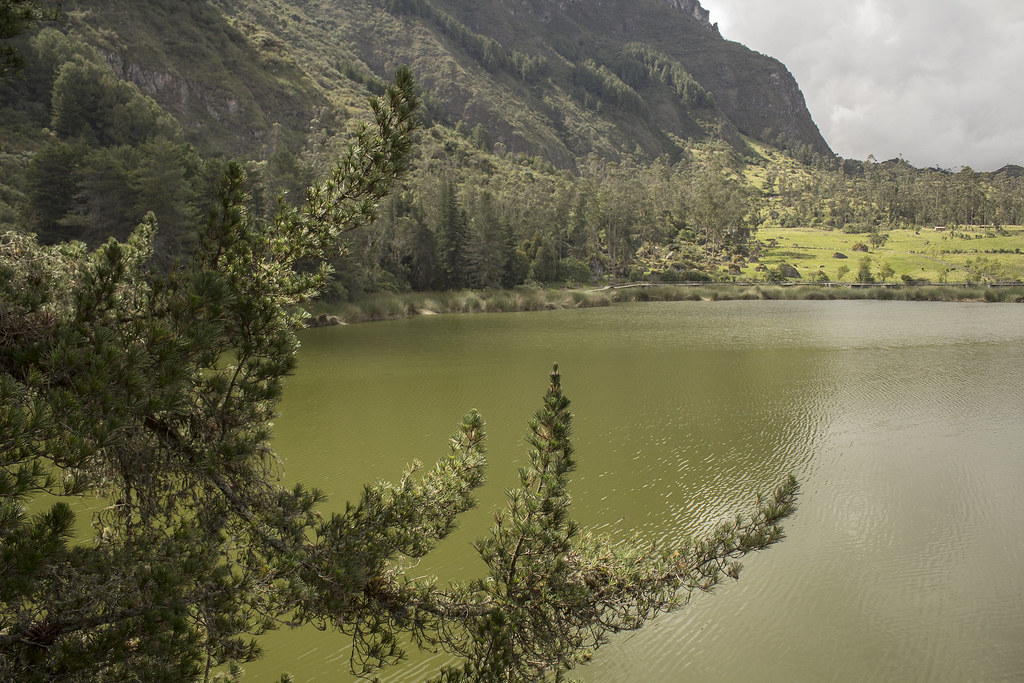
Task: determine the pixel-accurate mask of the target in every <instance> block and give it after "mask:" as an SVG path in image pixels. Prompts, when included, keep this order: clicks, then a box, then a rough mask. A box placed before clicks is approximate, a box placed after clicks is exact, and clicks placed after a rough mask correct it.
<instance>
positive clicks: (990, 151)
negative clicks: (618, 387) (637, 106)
mask: <svg viewBox="0 0 1024 683" xmlns="http://www.w3.org/2000/svg"><path fill="white" fill-rule="evenodd" d="M701 4H702V5H703V7H704V8H705V9H706V10H709V11H710V12H711V21H712V22H717V23H718V27H719V30H720V32H721V34H722V36H723V37H724V38H726V39H727V40H734V41H737V42H739V43H743V44H744V45H746V46H747V47H749V48H751V49H754V50H756V51H758V52H761V53H764V54H766V55H770V56H772V57H775V58H776V59H778V60H779V61H781V62H782V63H783V64H785V65H786V66H787V67H788V68H789V70H790V72H792V74H793V75H794V76H795V77H796V79H797V82H798V83H799V84H800V89H801V90H802V91H803V93H804V98H805V99H806V100H807V107H808V109H810V112H811V116H812V117H813V118H814V122H815V123H816V124H818V128H819V130H821V134H822V135H823V136H824V137H825V140H826V141H827V142H828V144H829V146H831V147H832V151H834V152H835V153H836V154H839V155H840V156H843V157H847V158H853V159H866V158H867V157H868V155H874V157H875V159H877V160H878V161H884V160H887V159H892V158H894V157H897V156H900V155H902V156H903V158H904V159H906V160H907V161H908V162H910V163H911V164H913V165H915V166H918V167H931V166H935V167H940V168H947V169H953V170H957V169H959V168H960V167H961V166H970V167H972V168H973V169H974V170H976V171H994V170H997V169H999V168H1001V167H1002V166H1004V165H1006V164H1010V163H1013V164H1019V165H1022V166H1024V0H701Z"/></svg>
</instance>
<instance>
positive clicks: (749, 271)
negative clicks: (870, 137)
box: [743, 226, 1024, 283]
mask: <svg viewBox="0 0 1024 683" xmlns="http://www.w3.org/2000/svg"><path fill="white" fill-rule="evenodd" d="M882 234H883V235H887V236H888V239H887V240H886V241H885V243H884V244H882V245H879V246H877V247H876V246H873V245H872V244H871V235H870V234H849V233H845V232H842V231H841V230H822V229H819V228H774V227H773V228H761V229H759V230H758V231H757V240H758V241H759V242H761V243H762V244H764V245H766V246H765V247H764V248H763V249H762V251H761V263H764V264H765V265H766V266H768V267H775V266H778V265H779V264H780V263H783V262H785V263H788V264H790V265H792V266H795V267H796V269H797V270H798V271H799V272H800V274H801V275H802V276H803V278H802V279H804V280H809V279H811V277H812V276H813V275H814V274H815V273H817V272H818V271H819V270H821V271H823V272H824V273H825V274H826V275H827V276H828V278H829V279H830V280H832V281H838V280H839V277H838V276H839V269H840V267H841V266H843V265H845V266H846V267H847V268H849V272H847V273H846V274H845V275H844V276H843V278H842V281H844V282H853V281H855V280H856V279H857V278H856V274H857V271H858V270H859V268H860V261H861V259H862V258H863V257H865V256H868V257H870V258H871V270H872V272H873V273H874V274H875V278H876V279H878V280H881V278H880V276H879V271H880V270H881V269H882V267H883V265H886V264H887V265H888V266H889V267H890V268H891V269H892V270H893V271H894V273H893V275H892V276H890V277H889V278H887V280H886V281H887V282H901V281H902V279H901V278H902V276H903V275H908V276H910V277H912V278H914V279H916V280H923V281H927V282H949V283H959V282H981V283H985V282H1007V281H1014V280H1017V281H1020V280H1024V227H1022V226H1016V227H1009V228H1003V229H1002V230H999V231H997V230H994V229H991V228H981V227H966V228H957V229H955V230H952V229H938V228H921V229H906V230H902V229H901V230H892V231H889V232H884V233H882ZM773 240H774V245H775V246H772V244H773V242H772V241H773ZM858 243H860V244H863V245H866V246H867V247H868V251H867V252H862V251H854V250H853V247H854V245H856V244H858ZM836 253H840V254H843V255H845V256H846V257H847V258H845V259H842V258H837V257H836V256H835V254H836ZM756 266H757V264H756V263H751V264H748V265H747V266H746V267H745V268H744V269H743V275H744V276H747V277H751V278H756V277H757V276H758V275H759V274H758V273H757V272H756V271H755V270H754V268H755V267H756Z"/></svg>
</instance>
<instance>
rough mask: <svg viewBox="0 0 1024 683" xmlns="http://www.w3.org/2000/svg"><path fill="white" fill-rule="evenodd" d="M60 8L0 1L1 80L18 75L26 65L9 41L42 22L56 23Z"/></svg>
mask: <svg viewBox="0 0 1024 683" xmlns="http://www.w3.org/2000/svg"><path fill="white" fill-rule="evenodd" d="M60 17H61V11H60V9H59V7H55V6H54V5H53V3H50V2H46V1H43V2H38V1H36V0H0V79H2V78H4V77H7V76H9V75H11V74H12V73H17V72H18V71H20V70H21V69H22V67H23V66H24V65H25V61H24V56H23V55H22V54H21V53H20V52H19V51H18V50H17V49H16V48H15V47H14V46H13V45H10V44H9V43H8V42H7V41H9V40H10V39H12V38H14V37H16V36H18V35H20V34H22V33H24V32H25V31H26V30H28V29H29V28H31V27H32V26H33V25H35V24H37V23H38V22H41V21H56V20H57V19H59V18H60Z"/></svg>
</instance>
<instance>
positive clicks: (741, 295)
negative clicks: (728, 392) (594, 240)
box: [306, 283, 1024, 327]
mask: <svg viewBox="0 0 1024 683" xmlns="http://www.w3.org/2000/svg"><path fill="white" fill-rule="evenodd" d="M752 300H763V301H771V300H789V301H800V300H814V301H829V300H836V301H838V300H878V301H946V302H951V303H952V302H960V303H964V302H972V303H974V302H977V303H1024V285H998V286H989V285H961V284H956V285H948V284H947V285H904V284H897V285H886V284H880V285H869V284H840V283H823V284H789V285H780V284H761V283H759V284H731V283H729V284H721V285H717V284H700V285H690V284H675V285H666V284H649V283H633V284H624V285H608V286H606V287H603V288H599V289H536V288H530V287H517V288H516V289H511V290H507V289H497V290H483V291H475V290H458V291H447V292H403V293H378V294H371V295H368V296H366V297H364V298H362V299H360V300H358V301H355V302H349V303H341V304H330V303H327V302H323V301H318V302H314V304H313V305H311V306H310V307H309V309H310V317H309V318H308V319H307V321H306V326H307V327H330V326H334V325H349V324H354V323H363V322H377V321H382V320H401V319H404V318H412V317H415V316H418V315H437V314H441V313H511V312H524V311H551V310H565V309H569V308H596V307H601V306H610V305H612V304H616V303H632V302H639V301H752Z"/></svg>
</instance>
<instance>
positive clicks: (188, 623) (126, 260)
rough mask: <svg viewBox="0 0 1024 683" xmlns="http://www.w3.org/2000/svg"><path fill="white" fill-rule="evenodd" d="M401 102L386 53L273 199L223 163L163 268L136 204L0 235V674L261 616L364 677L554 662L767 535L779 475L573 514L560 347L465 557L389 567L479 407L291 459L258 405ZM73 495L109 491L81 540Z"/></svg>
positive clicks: (458, 475) (194, 649)
mask: <svg viewBox="0 0 1024 683" xmlns="http://www.w3.org/2000/svg"><path fill="white" fill-rule="evenodd" d="M417 105H418V99H417V95H416V92H415V85H414V83H413V80H412V77H411V75H410V73H409V71H408V70H407V69H404V68H402V69H400V70H399V71H398V73H397V74H396V77H395V82H394V85H392V86H391V87H389V88H388V89H387V91H386V92H385V93H384V94H383V95H382V96H381V97H380V98H378V99H375V100H374V102H373V125H372V126H365V127H364V128H363V129H362V130H361V131H360V132H359V134H358V135H357V136H356V137H355V138H354V140H353V142H352V143H351V145H350V146H349V147H348V150H347V152H346V153H345V154H344V155H343V156H342V157H341V159H340V161H339V162H338V163H337V165H336V166H335V167H334V170H333V172H332V173H331V174H330V175H329V176H328V177H327V178H326V179H325V180H323V181H321V182H319V183H317V184H314V185H313V186H312V187H310V188H309V190H308V191H307V193H306V202H305V203H304V204H303V205H302V206H300V207H293V206H290V205H287V204H285V203H284V202H281V204H280V206H279V209H278V211H277V213H276V214H274V215H273V216H272V217H271V218H268V219H261V218H259V217H258V216H257V215H256V214H255V213H253V212H252V211H251V210H250V208H249V207H250V202H249V197H248V195H247V191H246V182H245V174H244V172H243V171H242V169H241V167H239V166H237V165H234V164H231V165H228V167H227V169H226V172H225V174H224V177H223V179H222V180H221V182H220V185H219V188H218V191H217V203H216V205H215V206H214V207H213V209H212V210H211V211H210V213H209V217H208V220H207V221H206V223H205V225H204V226H203V227H202V229H201V230H200V231H199V235H198V237H197V239H196V247H195V252H194V255H193V257H192V259H191V260H190V262H189V263H187V264H185V265H181V266H178V267H175V268H172V269H170V270H169V271H167V270H166V269H158V268H155V267H153V265H152V258H153V241H154V237H155V235H156V231H157V225H156V220H155V219H154V218H153V216H152V215H150V216H148V217H147V219H146V220H145V221H144V222H143V223H142V224H141V225H139V226H138V228H136V229H135V231H134V232H133V233H132V234H131V236H130V237H129V238H128V239H127V240H125V241H123V242H118V241H116V240H113V239H112V240H110V241H109V242H107V243H106V244H104V245H103V246H101V247H100V248H98V249H96V250H94V251H89V250H88V249H87V248H86V247H85V246H84V245H82V244H80V243H60V244H55V245H51V246H45V245H41V244H39V243H38V242H37V240H36V239H35V238H34V237H33V236H31V235H27V234H23V233H17V232H9V233H6V234H4V235H3V236H2V237H0V678H3V679H6V680H19V681H49V680H71V681H75V680H78V681H104V680H118V681H121V680H147V681H159V680H166V681H183V680H209V679H210V678H211V677H214V676H216V675H226V676H229V677H235V676H236V674H237V673H238V671H239V666H240V665H241V664H242V663H244V662H246V661H251V660H252V659H254V658H256V657H258V656H260V646H259V642H258V637H259V635H260V634H262V633H265V632H267V631H268V630H271V629H277V628H283V627H291V626H297V625H302V624H314V625H316V626H319V627H321V628H330V629H335V630H337V631H339V632H341V633H344V634H347V635H348V636H350V637H351V638H352V639H353V641H354V648H353V655H352V662H351V664H352V668H353V670H354V671H355V672H356V673H358V674H360V675H372V674H373V673H374V672H375V671H377V670H379V669H380V668H381V667H384V666H386V665H389V664H392V663H394V662H395V661H396V660H397V659H398V658H399V657H400V656H401V654H402V648H403V647H404V646H406V645H405V644H406V643H413V644H415V645H417V646H420V647H426V648H432V649H441V650H446V651H448V652H450V653H452V654H454V655H456V656H457V657H458V662H459V663H458V664H457V665H455V666H452V667H449V668H446V669H444V670H442V671H441V672H439V674H438V678H437V680H439V681H456V680H488V681H492V680H493V681H497V680H507V681H521V680H523V681H525V680H543V679H545V678H546V677H548V676H550V675H553V674H558V673H560V672H564V671H566V670H568V669H571V668H572V667H573V666H575V665H576V664H577V663H579V662H580V661H582V660H583V658H584V657H585V656H586V655H587V653H589V652H590V651H591V650H593V649H594V648H596V647H597V646H599V645H600V644H601V643H603V642H605V641H606V640H607V638H608V637H609V636H610V635H611V634H613V633H616V632H619V631H623V630H631V629H636V628H639V627H640V626H641V625H642V624H643V623H644V622H645V621H647V620H648V619H649V618H651V617H652V616H654V615H656V614H657V613H659V612H663V611H666V610H669V609H672V608H673V607H676V606H679V605H681V604H683V603H685V602H686V601H687V599H688V598H689V596H690V595H691V594H692V593H693V592H694V591H707V590H711V589H712V588H713V587H714V586H715V585H717V584H718V583H719V582H720V581H722V580H723V579H724V578H726V577H729V576H732V577H735V576H737V575H738V571H739V564H738V563H737V559H738V558H739V557H741V556H742V555H744V554H746V553H747V552H750V551H753V550H757V549H761V548H766V547H768V546H769V545H771V544H773V543H775V542H777V541H778V540H779V539H781V538H782V528H781V522H782V520H783V519H784V518H785V517H787V516H788V515H789V514H791V513H792V512H793V510H794V509H795V508H794V506H795V495H796V483H795V481H794V480H792V479H790V480H789V481H788V482H786V483H784V484H783V485H781V486H780V487H779V488H778V489H777V490H776V491H775V492H774V494H773V495H772V496H770V497H769V498H767V499H765V500H761V501H759V503H758V505H757V506H756V509H755V510H754V512H753V513H752V514H751V515H750V516H747V517H737V518H736V519H734V520H732V521H729V522H727V523H723V524H722V525H721V526H720V527H718V528H717V529H716V530H715V531H714V532H712V533H710V534H709V535H708V536H707V537H706V538H703V539H697V540H694V541H692V542H691V543H687V544H685V545H684V546H682V547H675V548H658V547H653V548H652V547H651V545H650V544H643V545H641V544H630V543H613V542H612V541H610V540H609V539H606V538H602V537H600V536H597V535H593V534H589V533H586V532H584V531H583V530H582V529H580V528H579V526H578V525H577V524H576V523H575V522H573V521H572V520H571V519H570V517H569V514H568V505H569V494H568V488H567V487H568V483H569V475H570V473H571V472H572V470H573V467H574V453H573V447H572V442H571V420H572V416H571V413H570V412H569V400H568V398H566V396H565V395H564V393H563V391H562V387H561V378H560V376H559V374H558V371H557V367H556V368H555V370H554V371H553V372H552V374H551V377H550V383H549V388H548V391H547V393H546V395H545V397H544V399H543V403H542V406H541V408H540V409H539V410H538V412H537V413H536V414H535V415H534V417H533V419H532V420H531V421H530V423H529V428H530V436H529V439H528V441H529V446H530V461H529V464H528V465H526V466H525V467H524V468H523V469H522V470H521V472H520V483H519V486H518V487H516V488H514V489H513V490H511V491H510V492H509V494H508V505H507V507H506V508H505V509H504V510H503V511H501V512H499V513H498V514H497V515H496V518H495V525H494V528H493V529H492V531H491V534H490V536H488V537H487V538H485V539H483V540H481V541H479V543H478V544H477V550H478V551H479V554H480V556H481V558H482V560H483V561H484V563H485V565H486V567H487V570H486V571H487V574H486V576H485V577H483V578H481V579H479V580H477V581H472V582H470V583H467V584H443V583H441V582H438V581H436V580H433V579H422V578H416V579H412V578H410V577H408V576H406V575H405V574H404V573H403V567H405V566H407V564H406V563H407V561H408V559H409V558H419V557H422V556H424V555H425V554H427V553H428V552H430V550H431V549H432V548H433V547H434V546H435V545H436V543H437V542H438V541H439V540H441V539H443V538H444V537H445V536H447V535H448V534H449V533H450V532H451V531H452V530H453V528H454V527H455V524H456V520H457V518H458V516H459V514H460V513H462V512H464V511H465V510H467V509H469V508H470V507H471V506H472V505H473V504H474V500H473V495H472V494H473V490H474V489H475V488H477V487H478V486H480V485H481V484H482V482H483V470H484V466H485V457H484V453H485V448H484V444H485V440H484V439H485V435H484V423H483V420H482V419H481V417H480V416H479V415H478V414H476V413H475V412H471V413H469V414H468V415H467V416H466V417H465V418H464V419H463V421H462V423H461V424H460V425H459V426H458V429H457V431H456V432H455V434H454V435H453V436H452V438H451V440H450V442H449V445H448V452H447V454H445V455H444V456H443V457H442V458H441V459H440V460H439V461H438V463H437V464H436V465H435V466H434V467H433V468H432V469H430V470H428V471H427V472H425V473H423V474H418V473H417V470H418V469H420V466H419V465H416V464H414V465H413V466H412V467H410V469H409V471H408V472H407V473H406V474H405V475H404V476H403V477H402V478H401V480H400V481H399V482H397V483H376V484H372V485H368V486H366V487H365V489H364V492H363V494H362V496H361V498H360V500H358V501H356V502H353V503H349V504H346V505H345V506H344V507H343V509H341V510H338V511H333V512H329V511H327V509H326V507H325V501H324V496H323V494H322V493H321V492H320V491H318V490H317V489H315V488H309V487H306V486H304V485H301V484H297V485H295V486H293V487H291V488H285V487H283V486H281V485H280V483H279V476H278V475H279V466H280V463H279V461H278V459H277V457H276V455H275V453H274V451H273V449H272V447H271V442H270V437H271V420H272V419H273V417H274V415H275V408H276V405H277V402H278V400H279V399H280V396H281V391H282V382H283V379H284V378H285V377H286V376H287V375H288V374H289V372H291V371H292V369H293V368H294V367H295V364H296V360H297V352H298V342H297V337H296V334H297V331H298V330H299V329H300V328H301V326H302V323H303V318H304V312H303V309H302V306H303V304H304V303H306V302H308V301H309V300H310V299H311V298H312V297H313V296H315V295H316V294H317V293H318V292H319V291H320V290H321V288H322V287H323V286H324V284H325V282H326V281H327V278H328V276H329V275H330V267H329V266H328V265H326V264H327V263H328V262H329V261H330V260H331V259H332V258H335V257H336V256H337V254H338V251H339V249H341V248H342V247H343V244H344V239H345V235H346V234H348V233H350V232H351V231H352V230H354V229H356V228H358V227H360V226H363V225H366V224H367V223H368V222H370V221H372V220H373V219H374V218H375V216H376V213H377V206H378V203H379V202H380V200H381V199H382V198H383V197H384V196H385V195H386V194H387V193H388V192H389V191H390V190H391V188H392V187H393V185H394V182H395V179H396V178H397V177H398V176H399V175H400V174H401V173H402V172H403V171H404V169H405V168H406V165H407V163H408V158H409V153H410V149H411V146H412V135H413V131H414V128H415V119H414V112H415V110H416V108H417ZM80 497H85V498H87V499H89V500H95V501H100V502H101V507H100V509H99V511H98V512H96V513H95V514H94V515H93V519H92V527H93V532H94V533H93V537H92V539H91V540H89V541H88V542H86V541H85V540H84V539H82V538H81V537H80V533H79V532H76V531H75V528H76V527H75V514H76V513H75V512H74V508H75V506H74V504H73V501H74V499H76V498H80ZM69 500H70V501H72V502H71V503H69V502H68V501H69Z"/></svg>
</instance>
